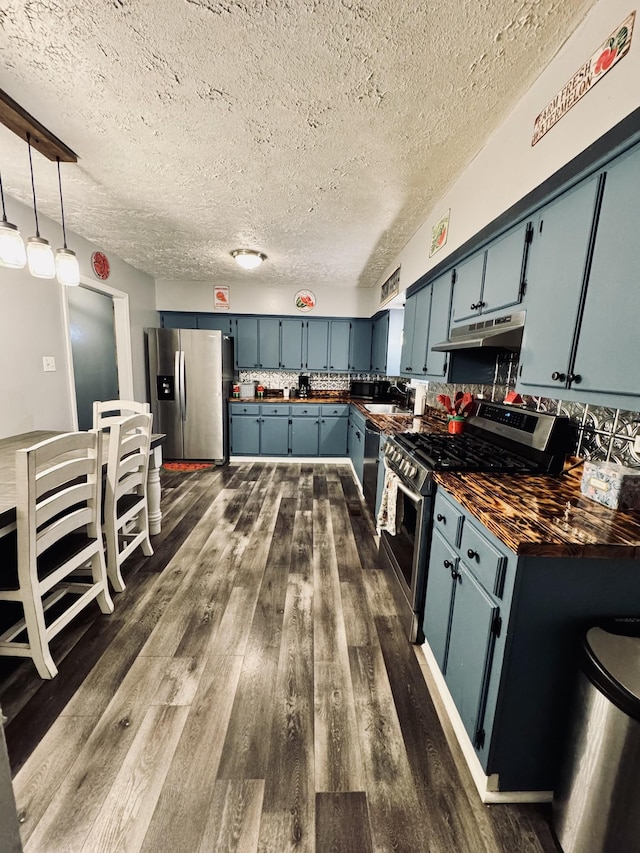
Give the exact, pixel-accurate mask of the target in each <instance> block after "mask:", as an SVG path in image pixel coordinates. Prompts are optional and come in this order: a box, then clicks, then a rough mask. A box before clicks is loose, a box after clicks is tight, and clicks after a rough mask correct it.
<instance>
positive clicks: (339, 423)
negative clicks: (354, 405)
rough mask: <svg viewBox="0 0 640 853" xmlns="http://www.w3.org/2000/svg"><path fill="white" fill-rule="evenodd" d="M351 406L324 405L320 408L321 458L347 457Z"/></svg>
mask: <svg viewBox="0 0 640 853" xmlns="http://www.w3.org/2000/svg"><path fill="white" fill-rule="evenodd" d="M348 429H349V406H348V405H344V404H337V405H335V406H332V405H331V404H328V403H323V404H322V406H321V407H320V436H319V438H320V456H346V455H347V436H348Z"/></svg>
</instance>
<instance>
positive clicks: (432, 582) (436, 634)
mask: <svg viewBox="0 0 640 853" xmlns="http://www.w3.org/2000/svg"><path fill="white" fill-rule="evenodd" d="M458 561H459V556H458V554H457V552H456V551H454V550H453V548H452V546H451V545H449V544H448V543H447V542H446V540H445V539H444V538H443V537H442V536H441V535H440V533H439V532H438V531H437V530H435V531H434V533H433V537H432V540H431V552H430V556H429V574H428V581H427V583H428V592H427V596H426V600H425V611H424V622H423V631H424V635H425V638H426V640H427V642H428V643H429V647H430V648H431V651H432V652H433V656H434V657H435V659H436V663H437V664H438V667H439V668H440V671H441V672H442V673H443V674H444V673H445V672H446V663H447V649H448V648H449V629H450V627H451V610H452V607H453V599H454V595H455V577H456V576H457V571H458Z"/></svg>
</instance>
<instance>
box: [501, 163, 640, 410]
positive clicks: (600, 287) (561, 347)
mask: <svg viewBox="0 0 640 853" xmlns="http://www.w3.org/2000/svg"><path fill="white" fill-rule="evenodd" d="M594 210H595V215H594ZM639 221H640V147H635V148H633V149H632V150H631V151H628V152H626V153H625V154H623V155H622V156H620V157H618V158H616V159H615V160H614V161H613V162H612V163H611V165H610V166H609V167H608V168H607V169H606V170H604V171H603V172H601V173H600V174H599V175H595V176H593V177H591V178H589V179H587V180H586V181H584V182H583V183H581V184H579V185H578V187H577V188H576V189H574V190H572V191H570V192H568V193H565V195H563V196H561V197H560V198H559V199H558V200H557V201H556V202H554V203H553V204H551V205H549V206H548V207H546V208H544V209H543V211H542V212H541V215H540V223H539V226H538V228H537V229H536V234H535V236H534V242H533V244H532V247H531V250H532V251H531V255H532V256H531V273H530V276H529V279H530V289H529V293H528V294H527V318H526V323H525V331H524V337H523V349H522V352H521V358H520V373H519V379H518V387H519V388H520V389H521V390H522V391H523V392H526V393H533V392H534V390H535V389H536V388H539V389H540V390H541V391H546V390H547V389H549V388H551V389H553V390H554V391H555V394H554V396H557V397H560V398H561V399H564V400H569V401H572V400H576V401H585V402H593V403H598V404H600V405H606V406H615V407H619V408H624V407H627V408H630V409H634V410H635V409H637V406H638V397H639V396H640V377H639V376H638V371H637V370H635V369H634V367H633V365H634V364H635V362H636V361H637V334H638V332H637V317H638V314H639V312H640V288H638V284H637V282H638V270H639V269H640V241H639V240H638V222H639ZM540 227H541V228H542V233H539V230H540Z"/></svg>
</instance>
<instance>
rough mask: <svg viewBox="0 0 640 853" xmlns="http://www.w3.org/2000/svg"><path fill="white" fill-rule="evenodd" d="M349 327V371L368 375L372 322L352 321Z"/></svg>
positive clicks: (369, 369)
mask: <svg viewBox="0 0 640 853" xmlns="http://www.w3.org/2000/svg"><path fill="white" fill-rule="evenodd" d="M334 322H335V321H334ZM349 326H350V340H349V358H348V366H349V370H356V371H357V372H358V373H369V372H370V371H371V338H372V335H373V322H372V321H371V320H352V321H351V323H350V324H349Z"/></svg>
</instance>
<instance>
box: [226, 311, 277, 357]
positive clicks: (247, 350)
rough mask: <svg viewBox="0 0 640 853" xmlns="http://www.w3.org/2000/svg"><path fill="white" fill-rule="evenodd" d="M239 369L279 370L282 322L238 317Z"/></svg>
mask: <svg viewBox="0 0 640 853" xmlns="http://www.w3.org/2000/svg"><path fill="white" fill-rule="evenodd" d="M234 350H235V360H236V367H237V368H240V369H242V368H244V369H246V370H255V369H256V368H261V369H263V370H264V369H268V370H277V369H278V368H279V367H280V321H279V320H278V319H277V318H275V317H237V318H236V320H235V347H234Z"/></svg>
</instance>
